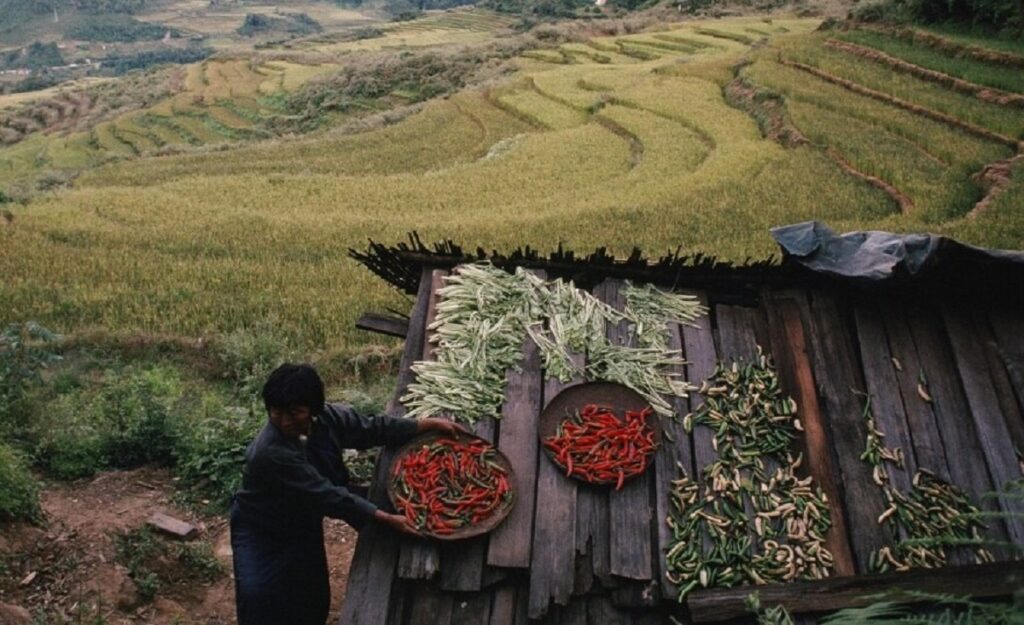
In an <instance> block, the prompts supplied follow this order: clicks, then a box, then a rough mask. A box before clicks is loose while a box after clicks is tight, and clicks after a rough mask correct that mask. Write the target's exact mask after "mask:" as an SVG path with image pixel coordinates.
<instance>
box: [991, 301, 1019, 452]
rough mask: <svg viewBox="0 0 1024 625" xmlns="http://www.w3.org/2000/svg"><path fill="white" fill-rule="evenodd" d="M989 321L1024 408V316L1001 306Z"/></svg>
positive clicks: (1015, 390)
mask: <svg viewBox="0 0 1024 625" xmlns="http://www.w3.org/2000/svg"><path fill="white" fill-rule="evenodd" d="M989 321H990V323H991V324H992V331H993V333H994V334H995V339H996V343H997V345H998V349H999V356H1000V359H1001V360H1002V361H1003V364H1004V365H1006V368H1007V373H1008V374H1009V378H1010V380H1011V384H1012V386H1013V390H1014V394H1015V395H1016V396H1017V404H1018V405H1019V406H1020V408H1021V410H1024V316H1022V315H1021V312H1020V311H1019V310H1011V309H1010V308H1008V307H1005V306H1000V307H997V308H994V309H993V310H991V311H990V312H989ZM1021 451H1024V449H1021Z"/></svg>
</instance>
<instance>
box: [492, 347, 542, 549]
mask: <svg viewBox="0 0 1024 625" xmlns="http://www.w3.org/2000/svg"><path fill="white" fill-rule="evenodd" d="M506 379H507V384H506V386H505V404H504V406H503V407H502V410H501V414H502V423H501V428H500V430H501V431H500V435H499V437H498V449H500V450H501V452H502V453H504V454H505V456H506V457H507V458H508V459H509V462H511V463H512V469H513V470H514V471H515V473H516V491H517V492H518V493H519V495H520V497H519V501H518V503H517V504H516V507H515V508H513V509H512V512H511V514H509V518H508V519H507V520H506V522H505V523H504V524H503V525H501V526H500V527H498V529H497V530H495V532H494V533H493V534H492V535H491V540H490V545H489V547H488V551H487V564H489V565H491V566H502V567H514V568H529V566H530V549H531V546H532V538H533V518H534V501H535V490H536V481H537V455H538V441H537V421H538V419H539V418H540V410H541V399H542V397H541V395H542V376H541V369H540V353H539V351H538V349H537V345H536V344H534V342H533V339H531V338H530V337H526V341H525V344H524V345H523V361H522V370H521V371H514V370H513V371H509V372H508V374H507V378H506Z"/></svg>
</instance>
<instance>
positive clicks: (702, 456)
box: [680, 290, 718, 553]
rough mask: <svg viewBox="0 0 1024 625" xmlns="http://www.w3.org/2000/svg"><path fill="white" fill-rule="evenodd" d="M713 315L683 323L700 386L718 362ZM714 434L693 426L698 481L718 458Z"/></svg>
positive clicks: (693, 402)
mask: <svg viewBox="0 0 1024 625" xmlns="http://www.w3.org/2000/svg"><path fill="white" fill-rule="evenodd" d="M680 292H681V293H684V294H687V295H693V296H694V297H696V298H697V300H698V301H699V302H700V303H701V305H703V306H705V307H706V306H707V305H708V297H707V294H706V293H704V292H703V291H690V290H682V291H680ZM711 326H712V323H711V319H710V318H709V319H708V320H707V321H706V322H705V323H702V324H700V325H699V326H697V327H694V326H683V327H682V333H683V349H684V351H685V353H686V363H687V365H686V379H687V380H689V381H690V382H691V383H692V384H694V385H697V386H700V384H701V382H703V381H704V380H706V379H708V378H709V377H710V376H711V374H712V373H713V372H714V370H715V367H716V366H717V364H718V355H717V353H716V352H715V340H714V336H713V335H712V331H711ZM689 403H690V411H696V410H697V409H698V408H699V407H700V406H701V404H703V403H704V398H703V397H702V396H701V395H700V394H699V393H691V394H690V397H689ZM713 438H714V435H713V434H712V432H711V429H710V428H707V427H704V426H697V427H695V428H693V434H692V441H693V462H694V473H693V474H692V475H690V479H692V480H694V481H695V482H697V483H700V482H701V475H702V474H703V471H704V468H705V467H707V466H708V465H710V464H712V463H714V462H715V461H716V460H717V459H718V453H717V452H716V451H715V449H714V446H713V445H712V444H711V441H712V439H713ZM702 542H703V544H704V553H709V552H710V550H711V536H710V535H709V534H708V533H707V531H703V532H702Z"/></svg>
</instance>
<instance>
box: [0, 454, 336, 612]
mask: <svg viewBox="0 0 1024 625" xmlns="http://www.w3.org/2000/svg"><path fill="white" fill-rule="evenodd" d="M174 491H175V482H174V479H173V478H172V477H171V475H170V473H169V472H168V471H166V470H164V469H157V468H151V467H144V468H140V469H134V470H130V471H111V472H107V473H102V474H100V475H98V476H96V477H94V478H90V479H85V480H79V481H76V482H72V483H66V484H63V483H62V484H55V485H51V486H50V487H49V488H47V489H46V491H45V492H44V493H43V496H42V507H43V510H44V512H45V520H44V523H43V524H42V525H40V526H33V525H28V524H14V525H9V526H5V527H4V528H3V532H2V533H0V603H5V604H13V605H18V606H21V607H23V608H25V609H27V610H28V611H29V612H30V613H32V614H33V615H37V614H38V615H40V616H43V615H45V617H46V620H45V622H47V623H62V622H86V621H79V619H80V618H82V616H88V617H96V616H102V617H103V618H104V619H105V622H106V623H107V624H109V625H129V624H132V625H135V624H140V623H147V624H156V625H164V624H170V623H182V624H186V623H195V624H199V623H202V624H204V625H220V624H227V623H234V622H235V602H234V582H233V580H232V574H231V541H230V536H229V529H228V522H227V518H226V517H225V516H202V515H198V514H196V513H195V512H193V511H190V510H187V509H186V508H184V507H182V506H181V505H178V504H176V503H175V502H174V499H173V494H174ZM157 511H160V512H164V513H166V514H169V515H171V516H173V517H175V518H178V519H181V520H184V521H188V522H189V523H192V524H193V525H196V526H197V527H198V528H199V529H200V531H199V535H198V537H197V538H195V539H194V540H196V541H207V542H208V543H210V544H211V546H212V547H213V551H214V554H215V555H216V557H217V559H218V560H219V561H220V562H221V563H222V565H223V570H224V572H223V574H222V575H220V576H219V577H218V579H216V580H215V581H213V582H208V583H199V582H188V581H178V582H174V583H165V584H163V585H161V587H160V588H159V590H158V591H157V593H156V596H155V597H154V598H153V600H151V601H142V600H140V598H139V594H138V588H137V586H136V585H135V583H134V582H133V581H132V580H131V579H130V577H129V575H128V570H127V568H126V567H125V566H124V565H123V563H121V562H118V561H117V557H116V544H115V540H114V536H115V535H117V534H122V533H126V532H130V531H132V530H136V529H139V528H141V527H142V526H144V525H145V523H146V520H147V519H148V518H149V517H150V516H151V515H152V514H153V512H157ZM324 529H325V536H326V544H327V559H328V567H329V570H330V574H331V616H330V621H329V622H333V621H336V620H337V615H338V611H339V607H340V605H341V600H342V597H343V595H344V590H345V585H346V583H347V581H348V569H349V564H350V563H351V560H352V552H353V549H354V548H355V539H356V533H355V531H354V530H353V529H352V528H350V527H349V526H347V525H345V524H344V523H341V522H340V521H333V520H328V521H327V522H326V525H325V528H324ZM164 564H165V565H167V566H171V565H172V564H174V563H164ZM176 566H178V567H179V568H180V567H181V566H183V565H181V564H176ZM185 573H187V571H185ZM183 577H186V578H187V575H185V576H183ZM88 622H92V621H88Z"/></svg>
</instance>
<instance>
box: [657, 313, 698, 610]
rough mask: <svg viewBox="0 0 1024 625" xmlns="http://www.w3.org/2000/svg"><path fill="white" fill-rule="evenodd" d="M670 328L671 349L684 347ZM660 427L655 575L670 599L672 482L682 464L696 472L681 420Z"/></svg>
mask: <svg viewBox="0 0 1024 625" xmlns="http://www.w3.org/2000/svg"><path fill="white" fill-rule="evenodd" d="M698 323H701V324H709V323H711V320H710V319H709V318H708V317H704V318H702V319H699V320H698ZM668 330H669V336H668V347H669V349H672V350H682V348H683V334H682V330H681V329H680V327H679V326H678V325H677V324H674V323H670V324H669V327H668ZM678 373H685V366H682V367H679V371H678ZM684 377H685V376H684ZM668 399H669V401H670V402H671V403H672V405H673V406H674V407H675V410H676V414H677V416H681V415H685V414H686V413H687V412H688V411H689V402H688V400H687V398H685V397H671V398H668ZM661 427H662V433H663V436H662V444H661V446H660V447H659V448H658V451H657V454H656V455H655V457H654V462H655V479H654V493H655V495H654V522H655V525H656V526H657V528H656V529H657V534H656V541H655V542H656V546H657V551H656V553H655V556H656V557H655V559H654V575H655V577H656V579H657V580H658V581H659V582H660V583H661V594H662V595H663V596H664V597H665V598H671V597H674V596H675V595H676V593H677V592H678V588H676V587H675V585H674V584H672V582H670V581H668V577H667V576H666V575H665V572H666V571H665V554H666V553H667V552H668V550H669V547H670V546H671V544H672V530H671V528H669V526H668V522H667V519H668V516H669V514H670V513H671V510H672V504H671V493H672V481H673V480H676V479H679V477H680V475H679V467H680V466H682V467H683V470H685V471H686V473H687V475H694V472H693V471H694V469H693V444H692V442H691V440H690V435H689V434H688V433H687V432H686V430H684V429H683V424H682V422H681V419H662V422H661Z"/></svg>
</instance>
